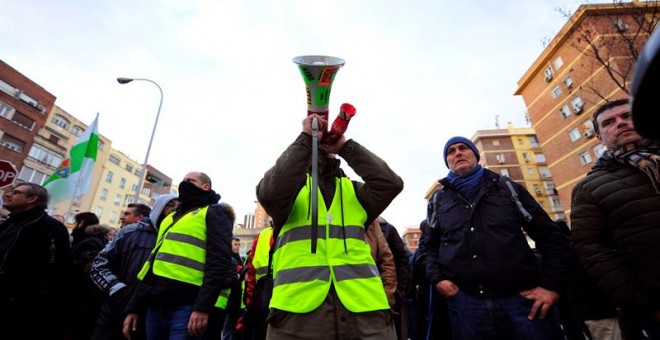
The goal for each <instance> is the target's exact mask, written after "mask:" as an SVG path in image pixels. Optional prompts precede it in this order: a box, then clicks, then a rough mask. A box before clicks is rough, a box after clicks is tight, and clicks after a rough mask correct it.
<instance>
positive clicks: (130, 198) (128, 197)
mask: <svg viewBox="0 0 660 340" xmlns="http://www.w3.org/2000/svg"><path fill="white" fill-rule="evenodd" d="M133 202H135V196H133V195H126V205H129V204H131V203H133Z"/></svg>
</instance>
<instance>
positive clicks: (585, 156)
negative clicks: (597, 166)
mask: <svg viewBox="0 0 660 340" xmlns="http://www.w3.org/2000/svg"><path fill="white" fill-rule="evenodd" d="M589 163H591V154H589V151H585V152H583V153H581V154H580V164H582V165H583V166H584V165H587V164H589Z"/></svg>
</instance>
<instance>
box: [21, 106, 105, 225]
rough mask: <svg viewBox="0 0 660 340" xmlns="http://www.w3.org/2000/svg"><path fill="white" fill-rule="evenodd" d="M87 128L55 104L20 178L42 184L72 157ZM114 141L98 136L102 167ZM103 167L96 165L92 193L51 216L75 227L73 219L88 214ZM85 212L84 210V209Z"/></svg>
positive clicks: (59, 206) (64, 204)
mask: <svg viewBox="0 0 660 340" xmlns="http://www.w3.org/2000/svg"><path fill="white" fill-rule="evenodd" d="M87 127H88V125H87V124H85V123H83V122H82V121H80V120H79V119H78V118H76V117H74V116H73V115H71V114H69V113H68V112H67V111H65V110H64V109H62V108H61V107H59V106H57V105H55V106H54V107H53V109H52V110H51V112H50V114H49V115H48V120H47V121H46V124H45V125H44V127H43V129H41V130H40V131H39V134H38V135H37V137H36V138H35V140H34V145H33V147H32V149H31V150H30V152H29V154H28V158H26V160H25V163H24V165H23V168H22V169H21V171H20V173H19V175H18V179H19V180H21V181H25V182H31V183H37V184H40V185H41V184H43V183H44V181H45V180H46V179H48V177H50V175H51V174H52V173H53V172H55V170H57V167H58V166H60V163H61V162H62V160H64V159H66V158H68V157H69V151H70V150H71V148H72V147H73V145H74V144H75V143H76V142H77V141H78V138H79V137H80V136H81V135H82V134H83V132H84V131H85V130H86V129H87ZM111 144H112V142H111V141H110V140H109V139H108V138H106V137H105V136H103V135H101V134H99V146H98V153H97V154H96V164H103V163H104V162H105V160H106V159H107V158H108V150H109V149H110V147H111ZM101 172H102V167H100V166H98V165H97V166H95V167H94V170H93V172H92V179H91V182H90V192H88V193H87V194H85V195H83V196H81V197H80V199H75V200H72V201H70V202H60V203H58V204H56V205H55V206H53V207H52V208H51V211H50V213H51V214H57V215H62V216H65V220H66V222H67V224H73V223H74V220H73V216H74V215H75V214H76V213H78V212H81V211H88V210H87V207H89V206H90V204H91V202H92V200H93V194H92V193H93V192H94V190H95V188H97V187H98V183H99V181H100V180H101ZM83 209H84V210H83Z"/></svg>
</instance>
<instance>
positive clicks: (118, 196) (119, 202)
mask: <svg viewBox="0 0 660 340" xmlns="http://www.w3.org/2000/svg"><path fill="white" fill-rule="evenodd" d="M114 203H115V205H120V204H121V195H120V194H117V195H115V202H114Z"/></svg>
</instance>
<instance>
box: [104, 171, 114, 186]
mask: <svg viewBox="0 0 660 340" xmlns="http://www.w3.org/2000/svg"><path fill="white" fill-rule="evenodd" d="M113 175H114V174H113V173H112V171H108V174H107V175H105V181H106V182H108V183H112V176H113Z"/></svg>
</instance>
